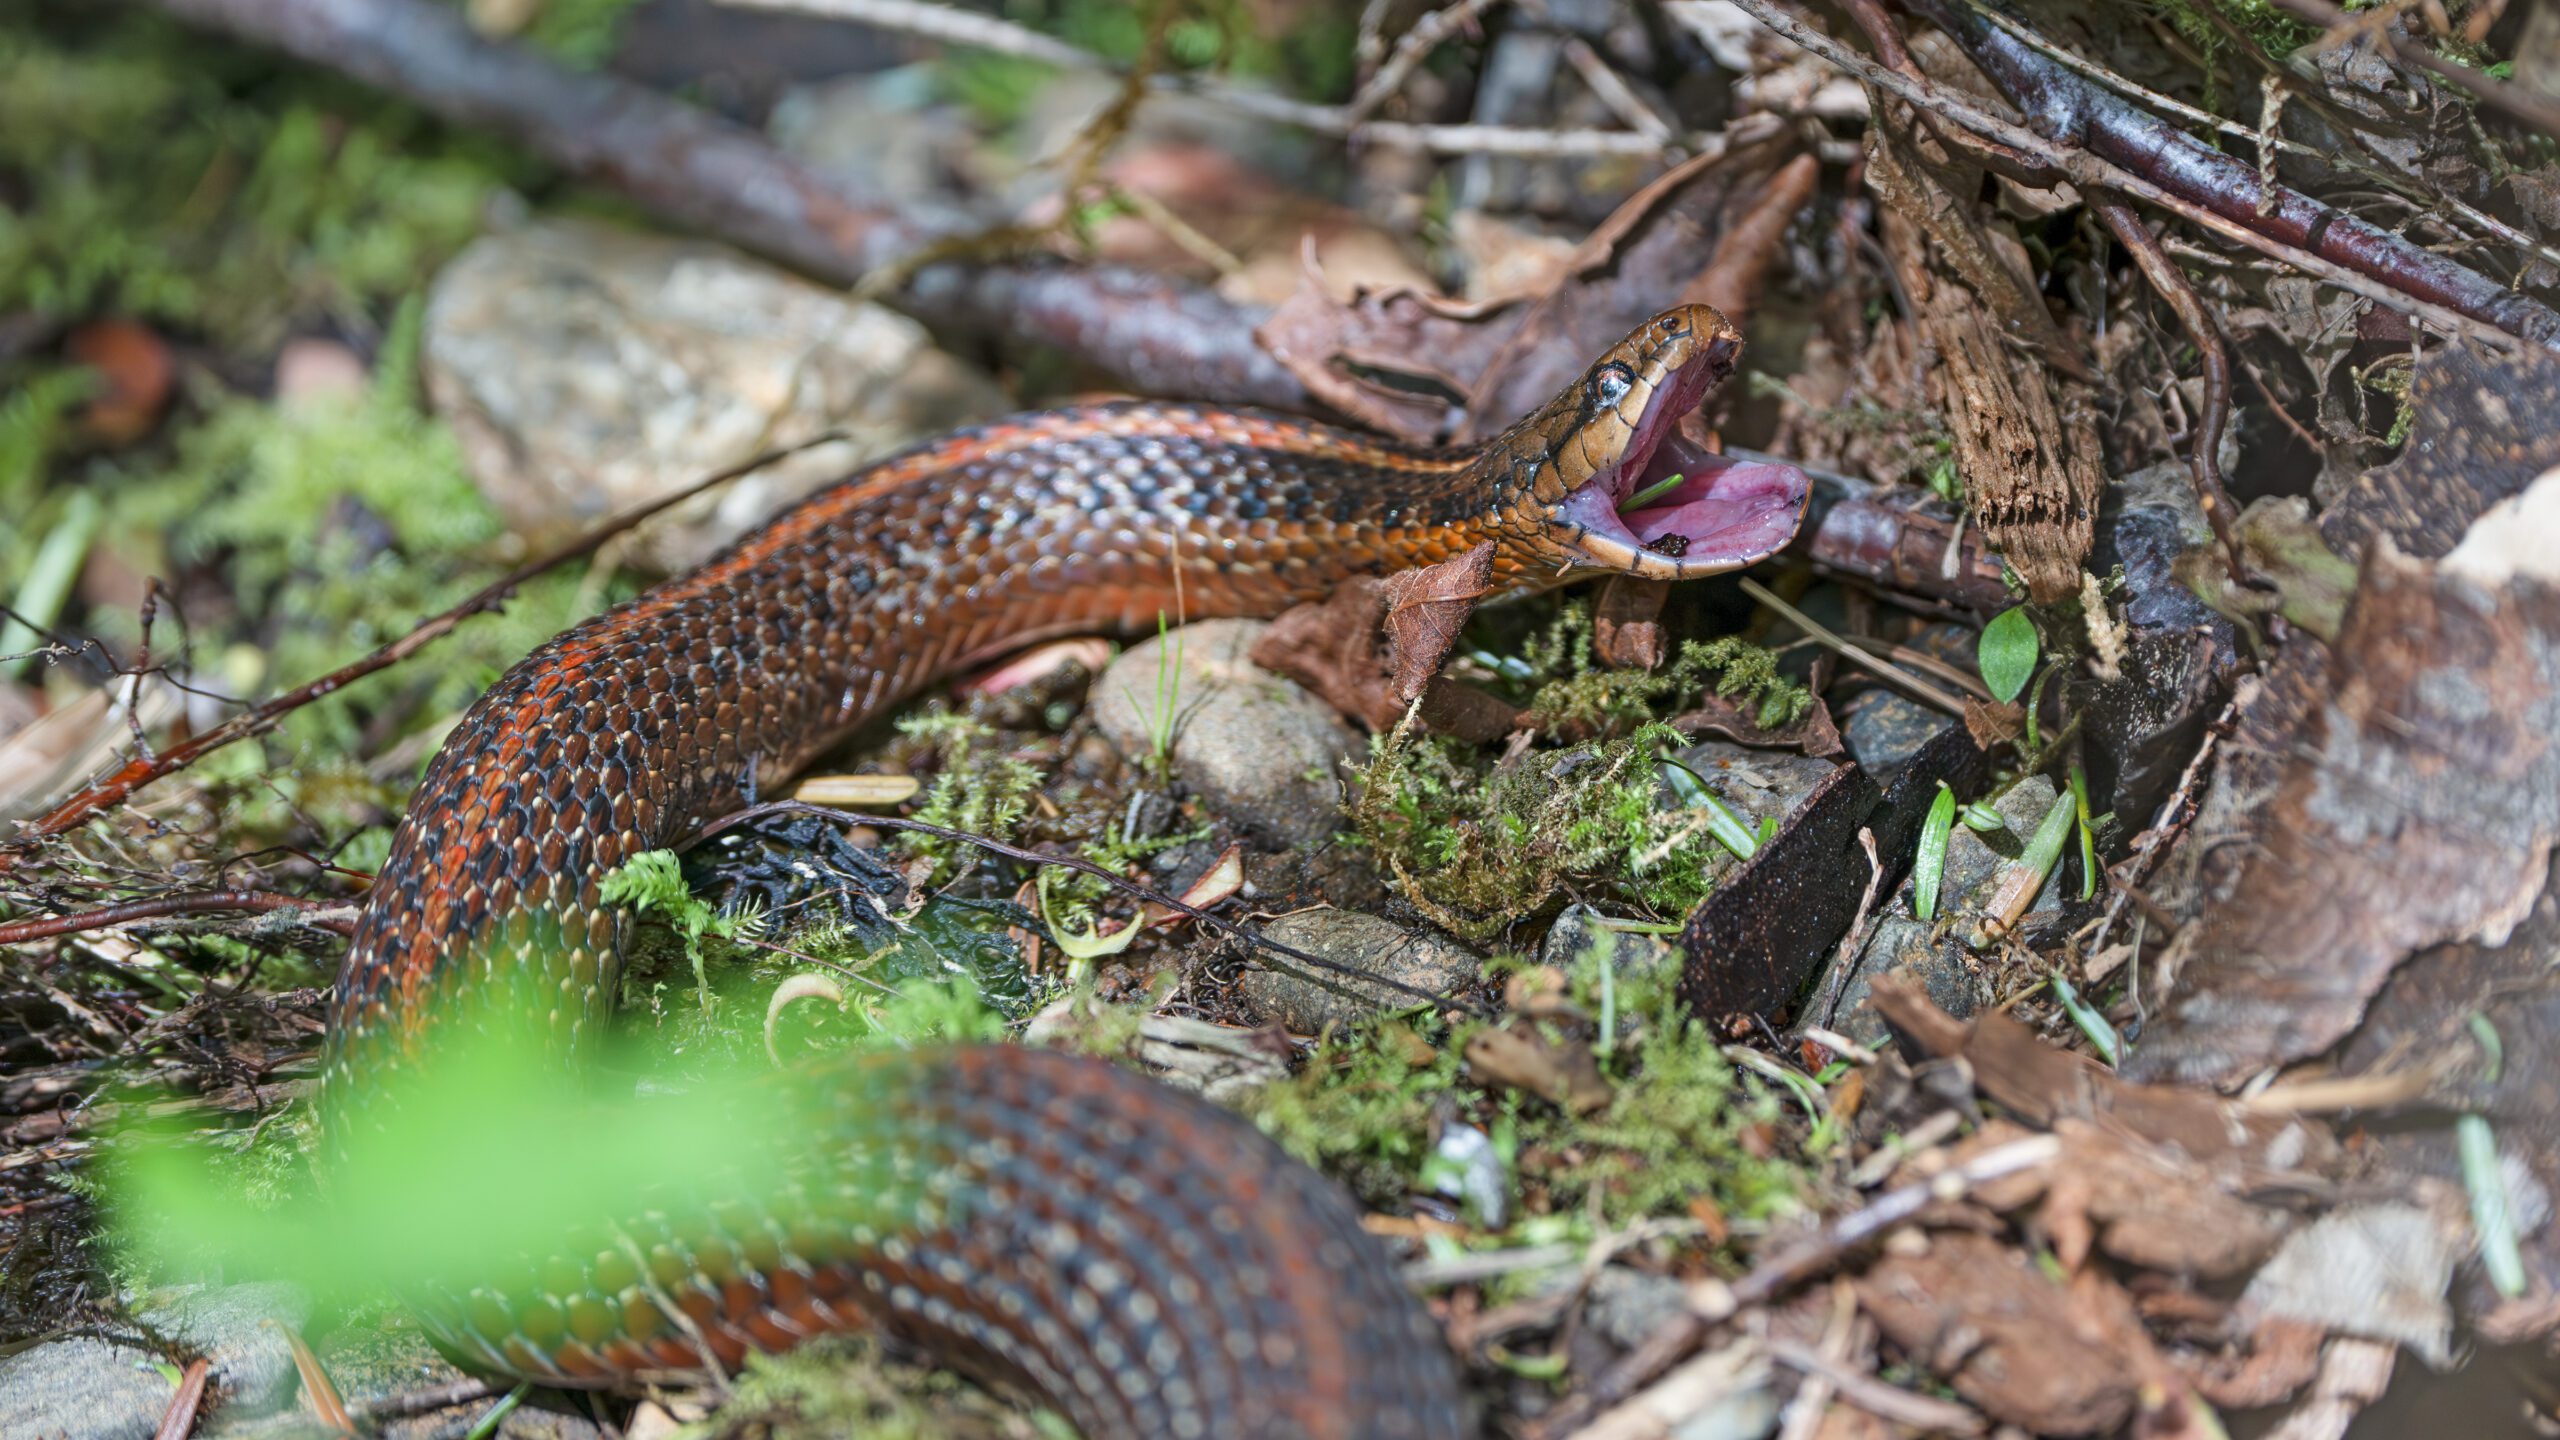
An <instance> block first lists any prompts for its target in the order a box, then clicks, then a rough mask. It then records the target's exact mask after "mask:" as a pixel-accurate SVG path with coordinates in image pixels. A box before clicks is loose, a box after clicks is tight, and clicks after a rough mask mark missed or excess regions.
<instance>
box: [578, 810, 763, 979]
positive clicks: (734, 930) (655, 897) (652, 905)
mask: <svg viewBox="0 0 2560 1440" xmlns="http://www.w3.org/2000/svg"><path fill="white" fill-rule="evenodd" d="M601 893H602V895H603V898H604V902H605V903H606V904H608V905H620V906H623V907H625V908H627V909H629V910H631V911H632V912H634V913H635V914H641V915H653V916H656V917H657V918H658V919H659V920H661V921H663V922H665V923H666V925H667V928H669V929H671V930H673V931H674V932H675V933H676V936H677V938H678V939H679V940H681V941H682V942H683V944H684V956H685V960H686V961H687V963H689V964H690V965H692V967H693V986H694V998H695V999H696V1000H697V1001H699V1002H700V1004H701V1006H702V1013H703V1014H704V1015H705V1016H706V1017H707V1016H709V1015H710V1014H711V1013H712V1010H713V1009H714V1008H715V1002H714V1001H713V1000H712V997H711V976H710V973H709V970H708V968H707V967H706V966H705V964H704V963H703V956H702V942H703V940H704V939H705V938H706V937H709V938H712V939H719V940H735V939H737V938H739V937H740V936H742V935H753V934H755V933H756V932H757V931H759V930H761V929H763V928H764V918H763V917H762V916H761V915H757V914H755V913H753V912H752V911H747V910H737V911H732V912H731V913H729V914H726V915H723V914H721V913H720V912H719V911H717V910H714V909H713V908H711V904H710V902H709V901H706V900H704V899H702V898H701V897H699V896H697V895H695V894H694V893H693V888H692V887H691V886H689V885H687V884H685V882H684V867H683V864H682V862H680V861H678V860H677V859H676V855H675V852H674V851H672V850H644V851H642V852H640V853H639V854H637V855H634V856H632V857H631V858H630V859H628V860H625V861H623V862H622V863H621V864H619V865H617V866H615V867H614V868H613V869H612V870H611V871H610V872H608V873H607V874H606V875H605V877H604V887H603V890H602V892H601Z"/></svg>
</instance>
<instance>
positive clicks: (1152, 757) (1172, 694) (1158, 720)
mask: <svg viewBox="0 0 2560 1440" xmlns="http://www.w3.org/2000/svg"><path fill="white" fill-rule="evenodd" d="M1182 646H1183V641H1182V632H1181V631H1180V630H1178V629H1175V628H1173V624H1172V622H1171V621H1170V620H1168V619H1166V617H1165V614H1164V612H1163V611H1161V610H1159V611H1157V612H1156V685H1155V691H1156V693H1155V703H1154V704H1153V705H1149V704H1148V703H1147V702H1145V701H1143V700H1140V699H1139V698H1138V697H1137V696H1136V695H1135V694H1134V693H1133V694H1131V695H1130V696H1129V704H1130V705H1131V707H1132V708H1134V709H1136V710H1137V712H1138V719H1139V722H1140V723H1142V724H1144V725H1145V726H1146V727H1147V762H1148V764H1149V765H1151V766H1152V767H1153V768H1154V772H1155V780H1156V783H1157V784H1159V785H1162V784H1166V783H1168V782H1170V781H1171V780H1172V778H1173V732H1174V730H1175V728H1176V722H1177V721H1178V720H1179V718H1180V717H1181V714H1182Z"/></svg>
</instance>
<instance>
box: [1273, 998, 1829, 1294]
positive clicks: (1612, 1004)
mask: <svg viewBox="0 0 2560 1440" xmlns="http://www.w3.org/2000/svg"><path fill="white" fill-rule="evenodd" d="M1606 950H1607V947H1594V948H1593V950H1591V951H1590V952H1588V953H1586V954H1585V955H1584V956H1583V957H1582V958H1580V959H1578V960H1577V961H1576V962H1575V963H1574V965H1573V966H1572V968H1571V971H1570V973H1569V975H1568V983H1567V991H1566V997H1565V998H1566V999H1568V1000H1569V1001H1570V1002H1571V1009H1572V1010H1573V1011H1574V1012H1576V1013H1579V1014H1582V1015H1603V1014H1605V1015H1607V1016H1609V1017H1610V1022H1609V1029H1610V1031H1611V1032H1612V1033H1611V1035H1609V1036H1607V1037H1602V1038H1603V1042H1608V1041H1613V1042H1614V1043H1594V1053H1595V1056H1596V1058H1597V1060H1598V1063H1599V1066H1600V1069H1601V1071H1602V1073H1603V1074H1604V1075H1606V1076H1607V1077H1608V1079H1609V1081H1610V1084H1611V1086H1612V1093H1611V1098H1610V1100H1609V1103H1608V1104H1607V1105H1606V1106H1605V1107H1604V1108H1602V1109H1600V1110H1597V1111H1595V1112H1593V1113H1592V1114H1589V1115H1586V1116H1576V1115H1573V1114H1572V1113H1570V1112H1568V1111H1566V1110H1564V1109H1561V1108H1559V1107H1557V1106H1555V1105H1552V1104H1549V1103H1547V1102H1545V1101H1543V1100H1531V1099H1526V1098H1524V1097H1522V1096H1520V1095H1518V1094H1517V1093H1514V1092H1509V1091H1502V1092H1494V1091H1489V1090H1487V1089H1485V1088H1483V1087H1481V1086H1480V1085H1479V1084H1478V1083H1477V1082H1476V1081H1475V1080H1474V1079H1473V1078H1472V1077H1471V1076H1470V1075H1469V1073H1468V1071H1467V1068H1466V1066H1465V1064H1464V1062H1463V1061H1462V1060H1461V1059H1460V1058H1459V1057H1460V1056H1462V1055H1463V1054H1464V1053H1465V1051H1466V1047H1467V1041H1468V1039H1469V1038H1470V1037H1471V1036H1472V1035H1474V1033H1475V1032H1476V1031H1477V1030H1479V1029H1481V1028H1483V1026H1484V1024H1485V1022H1483V1021H1478V1020H1465V1021H1459V1022H1457V1023H1455V1024H1453V1025H1450V1026H1448V1027H1447V1028H1446V1029H1445V1030H1441V1029H1438V1028H1436V1023H1435V1022H1434V1021H1433V1020H1431V1019H1430V1018H1429V1017H1427V1016H1422V1017H1416V1018H1414V1019H1413V1020H1411V1021H1410V1022H1407V1021H1404V1020H1390V1021H1386V1022H1383V1023H1381V1024H1379V1025H1376V1026H1374V1027H1371V1028H1369V1029H1367V1030H1364V1031H1361V1032H1357V1033H1354V1034H1349V1035H1335V1036H1331V1037H1328V1038H1327V1039H1326V1041H1325V1042H1324V1043H1323V1044H1322V1045H1321V1046H1320V1047H1318V1049H1317V1051H1316V1053H1315V1055H1314V1056H1313V1057H1312V1059H1311V1060H1310V1061H1309V1063H1308V1065H1307V1066H1306V1067H1305V1069H1304V1070H1303V1071H1302V1072H1300V1073H1299V1074H1298V1075H1296V1076H1294V1077H1292V1078H1291V1079H1289V1080H1287V1081H1283V1082H1280V1083H1278V1084H1275V1085H1272V1086H1269V1087H1267V1088H1266V1089H1265V1090H1263V1091H1262V1092H1261V1093H1260V1095H1259V1096H1258V1097H1257V1098H1256V1100H1255V1101H1254V1106H1253V1113H1254V1116H1255V1118H1256V1120H1257V1122H1258V1123H1260V1124H1261V1126H1262V1127H1263V1129H1264V1130H1265V1131H1266V1132H1267V1133H1269V1134H1270V1135H1271V1136H1272V1137H1273V1138H1274V1139H1276V1140H1278V1141H1279V1142H1280V1143H1281V1144H1282V1145H1283V1146H1285V1147H1286V1148H1287V1149H1289V1150H1290V1151H1291V1152H1292V1153H1294V1154H1296V1155H1298V1156H1299V1157H1300V1158H1302V1159H1305V1160H1307V1161H1309V1162H1310V1163H1313V1164H1317V1165H1320V1166H1323V1167H1325V1168H1327V1169H1329V1170H1331V1171H1333V1172H1334V1173H1336V1174H1340V1175H1343V1176H1345V1177H1346V1179H1347V1180H1348V1181H1349V1182H1350V1183H1351V1184H1352V1185H1353V1187H1354V1188H1355V1189H1358V1190H1359V1191H1360V1192H1361V1193H1363V1194H1367V1195H1373V1196H1388V1195H1400V1194H1403V1193H1406V1192H1407V1191H1408V1190H1409V1189H1411V1188H1412V1187H1413V1186H1415V1185H1416V1184H1417V1183H1418V1182H1419V1180H1420V1178H1421V1176H1422V1174H1423V1172H1424V1170H1425V1169H1426V1168H1427V1167H1428V1166H1429V1164H1430V1159H1431V1155H1432V1150H1431V1146H1430V1145H1429V1143H1428V1141H1429V1137H1430V1135H1431V1134H1432V1132H1433V1129H1434V1126H1435V1123H1436V1122H1437V1121H1438V1120H1440V1119H1442V1118H1445V1117H1453V1116H1454V1117H1456V1118H1460V1119H1464V1120H1466V1121H1468V1122H1470V1123H1473V1124H1476V1125H1478V1126H1480V1127H1481V1128H1483V1129H1484V1130H1485V1131H1486V1132H1487V1133H1488V1134H1490V1135H1493V1136H1495V1137H1496V1139H1497V1143H1498V1144H1500V1145H1501V1147H1502V1148H1503V1150H1504V1151H1505V1152H1506V1153H1508V1154H1510V1155H1513V1156H1516V1157H1519V1159H1520V1166H1519V1183H1520V1184H1521V1185H1522V1186H1523V1187H1524V1189H1525V1190H1527V1191H1528V1193H1527V1194H1526V1195H1524V1197H1523V1199H1524V1200H1525V1201H1526V1203H1525V1205H1524V1206H1523V1207H1522V1209H1523V1211H1524V1212H1525V1213H1524V1216H1523V1218H1522V1219H1521V1220H1520V1221H1519V1222H1518V1223H1517V1225H1516V1226H1515V1227H1514V1228H1515V1230H1516V1231H1537V1230H1551V1229H1552V1228H1553V1227H1554V1226H1555V1225H1556V1224H1557V1222H1558V1221H1559V1220H1564V1219H1566V1218H1567V1217H1571V1220H1572V1222H1573V1224H1574V1225H1576V1226H1579V1225H1580V1224H1582V1223H1583V1221H1584V1220H1586V1219H1587V1218H1588V1217H1590V1216H1592V1215H1595V1214H1596V1215H1597V1216H1598V1217H1599V1218H1600V1220H1601V1221H1602V1223H1604V1224H1607V1225H1610V1226H1623V1225H1626V1224H1629V1223H1632V1222H1633V1221H1635V1220H1637V1219H1641V1218H1643V1217H1646V1216H1654V1215H1676V1214H1681V1213H1684V1212H1686V1211H1687V1210H1689V1208H1690V1207H1691V1206H1692V1205H1693V1204H1694V1203H1696V1202H1700V1201H1705V1202H1709V1203H1711V1204H1713V1205H1714V1206H1715V1207H1716V1208H1717V1209H1718V1210H1720V1211H1721V1212H1722V1213H1724V1214H1725V1215H1727V1216H1730V1217H1735V1218H1740V1219H1759V1218H1763V1217H1766V1216H1769V1215H1772V1214H1775V1213H1778V1212H1780V1211H1782V1210H1784V1209H1787V1208H1789V1207H1791V1206H1794V1205H1796V1204H1798V1203H1800V1200H1801V1196H1802V1193H1803V1188H1804V1179H1803V1177H1802V1176H1801V1175H1800V1174H1798V1173H1797V1172H1796V1171H1795V1170H1794V1169H1793V1168H1792V1167H1790V1166H1788V1165H1787V1164H1786V1163H1785V1162H1783V1161H1780V1160H1776V1159H1764V1158H1758V1157H1756V1156H1754V1155H1753V1154H1752V1152H1751V1149H1750V1147H1748V1146H1746V1144H1745V1143H1744V1138H1743V1132H1744V1130H1745V1129H1746V1128H1749V1127H1752V1126H1757V1125H1764V1124H1768V1123H1771V1122H1773V1121H1774V1120H1776V1119H1777V1117H1778V1114H1779V1105H1780V1102H1779V1100H1778V1099H1777V1097H1776V1095H1775V1094H1774V1093H1773V1092H1770V1091H1768V1090H1766V1089H1764V1088H1763V1087H1762V1086H1761V1085H1760V1084H1759V1083H1758V1082H1757V1081H1754V1080H1751V1079H1748V1078H1741V1077H1737V1076H1736V1075H1735V1073H1734V1066H1733V1063H1732V1062H1731V1061H1730V1060H1729V1059H1727V1058H1726V1056H1725V1055H1724V1053H1723V1049H1722V1047H1721V1046H1720V1045H1719V1044H1718V1042H1717V1040H1716V1037H1715V1035H1714V1033H1713V1032H1712V1031H1711V1030H1710V1029H1709V1027H1707V1026H1706V1025H1704V1024H1701V1023H1699V1022H1698V1021H1696V1020H1695V1019H1693V1018H1691V1017H1690V1016H1689V1015H1688V1014H1687V1013H1686V1012H1685V1011H1684V1010H1683V1009H1682V1008H1681V1007H1680V1005H1679V1003H1678V999H1677V997H1676V994H1675V993H1674V992H1675V990H1676V987H1677V975H1676V973H1673V972H1671V971H1667V970H1664V971H1653V972H1647V971H1644V970H1641V969H1629V970H1619V969H1617V968H1615V967H1614V965H1613V963H1612V961H1611V960H1610V958H1609V957H1608V956H1607V953H1606ZM1539 1023H1540V1024H1555V1025H1557V1026H1559V1027H1563V1026H1565V1025H1566V1024H1567V1022H1564V1021H1555V1022H1548V1021H1541V1022H1539ZM1585 1023H1587V1022H1585ZM1555 1038H1556V1039H1557V1040H1558V1041H1559V1043H1565V1044H1576V1043H1593V1042H1592V1041H1590V1040H1589V1039H1588V1038H1587V1037H1580V1038H1578V1037H1576V1036H1574V1035H1572V1034H1570V1033H1568V1032H1567V1030H1566V1029H1564V1028H1559V1029H1558V1031H1557V1033H1556V1035H1555ZM1549 1238H1553V1237H1549ZM1505 1243H1508V1242H1505Z"/></svg>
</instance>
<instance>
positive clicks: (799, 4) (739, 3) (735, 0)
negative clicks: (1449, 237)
mask: <svg viewBox="0 0 2560 1440" xmlns="http://www.w3.org/2000/svg"><path fill="white" fill-rule="evenodd" d="M720 3H721V4H723V5H726V6H729V7H731V8H734V9H739V10H780V11H788V12H790V13H793V14H800V15H817V16H822V17H824V18H827V19H830V20H850V21H855V22H858V23H860V24H865V25H870V26H873V27H875V28H878V29H882V30H896V31H899V32H901V33H904V34H909V35H921V36H924V37H926V38H928V39H933V40H941V41H946V42H948V43H950V44H954V45H967V46H971V47H973V48H976V49H983V50H991V51H994V52H996V53H998V54H1003V55H1011V56H1015V57H1017V58H1019V59H1024V60H1037V61H1039V62H1040V63H1042V64H1044V65H1055V66H1058V67H1060V68H1062V69H1069V70H1091V71H1096V72H1099V73H1101V74H1105V75H1124V74H1125V72H1124V71H1123V69H1122V68H1121V67H1120V66H1119V65H1118V64H1116V63H1114V62H1113V61H1112V60H1111V59H1110V57H1108V56H1105V55H1098V54H1096V53H1094V52H1093V51H1091V50H1087V49H1085V48H1083V47H1082V46H1078V45H1070V44H1068V43H1067V42H1066V41H1064V40H1060V39H1058V38H1057V37H1055V36H1052V35H1043V34H1041V33H1040V32H1039V31H1037V30H1033V29H1031V28H1029V27H1028V26H1023V25H1016V24H1014V23H1013V22H1012V21H1010V20H1000V19H997V18H995V17H994V16H990V15H978V14H972V13H969V12H966V11H961V10H955V9H953V8H952V7H951V6H948V5H938V4H934V3H932V0H720ZM1147 84H1148V86H1149V87H1150V88H1152V89H1155V90H1160V91H1164V92H1167V93H1170V94H1176V95H1196V96H1198V97H1200V98H1201V99H1204V100H1208V101H1211V102H1214V103H1216V104H1219V105H1223V106H1225V107H1226V108H1228V109H1230V110H1234V111H1236V112H1238V113H1239V114H1244V115H1250V116H1253V117H1254V118H1255V119H1258V120H1270V121H1273V122H1276V123H1278V124H1282V125H1290V126H1295V127H1296V128H1298V129H1301V130H1311V131H1313V132H1315V133H1316V134H1319V135H1331V136H1334V137H1336V138H1338V139H1342V140H1353V141H1363V142H1367V143H1372V144H1378V145H1391V146H1396V147H1399V148H1405V149H1414V150H1427V151H1430V152H1432V153H1433V154H1438V155H1546V156H1582V155H1652V156H1662V157H1664V158H1666V159H1678V158H1679V154H1678V151H1679V149H1680V147H1678V146H1666V145H1665V143H1664V142H1663V141H1662V140H1659V139H1656V138H1654V137H1653V136H1650V135H1641V134H1637V133H1634V132H1632V131H1626V130H1541V129H1536V128H1532V127H1528V126H1518V125H1409V124H1406V123H1404V122H1402V121H1396V120H1361V119H1355V118H1353V116H1352V115H1351V113H1350V111H1349V110H1348V108H1347V107H1344V106H1340V105H1316V104H1311V103H1309V102H1307V101H1304V100H1292V99H1289V98H1288V97H1287V96H1283V95H1273V94H1270V93H1268V92H1266V91H1261V90H1248V89H1246V88H1244V87H1242V86H1239V85H1230V84H1226V83H1225V82H1223V81H1218V80H1205V79H1202V78H1200V77H1198V76H1193V75H1165V74H1159V75H1150V76H1148V77H1147Z"/></svg>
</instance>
